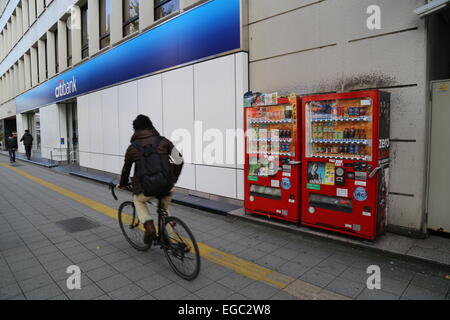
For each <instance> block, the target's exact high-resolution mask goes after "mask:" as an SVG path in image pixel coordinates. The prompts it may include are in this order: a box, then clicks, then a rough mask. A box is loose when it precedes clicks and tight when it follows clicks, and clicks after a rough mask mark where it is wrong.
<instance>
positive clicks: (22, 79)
mask: <svg viewBox="0 0 450 320" xmlns="http://www.w3.org/2000/svg"><path fill="white" fill-rule="evenodd" d="M24 91H25V68H24V61H23V59H19V94H21V93H22V92H24Z"/></svg>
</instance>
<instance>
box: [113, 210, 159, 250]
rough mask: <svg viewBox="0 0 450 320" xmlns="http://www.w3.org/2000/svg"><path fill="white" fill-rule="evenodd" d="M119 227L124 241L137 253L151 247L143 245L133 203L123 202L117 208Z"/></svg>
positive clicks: (141, 230) (141, 233)
mask: <svg viewBox="0 0 450 320" xmlns="http://www.w3.org/2000/svg"><path fill="white" fill-rule="evenodd" d="M118 218H119V225H120V229H121V230H122V233H123V235H124V236H125V239H127V241H128V243H129V244H130V245H131V246H132V247H133V248H135V249H136V250H138V251H147V250H148V249H150V247H151V246H152V245H151V244H145V243H144V240H143V237H144V233H143V226H142V224H141V223H140V222H139V218H138V216H137V215H136V208H135V206H134V203H133V202H129V201H128V202H124V203H122V204H121V205H120V207H119V216H118Z"/></svg>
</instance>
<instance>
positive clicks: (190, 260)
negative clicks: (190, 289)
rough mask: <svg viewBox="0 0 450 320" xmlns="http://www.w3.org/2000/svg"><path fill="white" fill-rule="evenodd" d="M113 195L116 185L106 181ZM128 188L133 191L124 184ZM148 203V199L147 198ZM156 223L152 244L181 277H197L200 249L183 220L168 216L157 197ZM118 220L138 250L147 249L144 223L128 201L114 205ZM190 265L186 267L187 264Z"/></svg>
mask: <svg viewBox="0 0 450 320" xmlns="http://www.w3.org/2000/svg"><path fill="white" fill-rule="evenodd" d="M109 187H110V189H111V193H112V196H113V198H114V199H115V200H116V201H118V198H117V196H116V193H115V188H116V185H115V184H114V183H113V182H111V183H110V185H109ZM127 190H128V191H133V190H132V188H131V186H130V185H128V186H127ZM148 203H149V204H152V202H151V201H149V202H148ZM157 213H158V227H157V230H156V240H155V241H153V245H155V246H159V247H160V249H162V250H163V251H164V254H165V256H166V258H167V261H168V262H169V265H170V266H171V268H172V269H173V271H174V272H175V273H176V274H177V275H178V276H180V277H181V278H183V279H185V280H188V281H191V280H194V279H195V278H197V276H198V274H199V272H200V251H199V249H198V245H197V241H196V240H195V238H194V235H193V234H192V232H191V230H190V229H189V228H188V226H187V225H186V223H184V222H183V221H182V220H181V219H179V218H177V217H173V216H169V215H168V212H167V211H166V210H165V209H163V208H162V204H161V200H159V199H158V210H157ZM118 220H119V225H120V229H121V230H122V233H123V235H124V236H125V239H126V240H127V241H128V243H129V244H130V245H131V246H132V247H133V248H135V249H136V250H138V251H147V250H149V249H150V248H151V246H152V243H150V244H145V243H144V241H143V232H144V231H145V229H144V226H143V225H142V224H141V223H140V221H139V217H138V216H137V214H136V208H135V206H134V203H133V202H131V201H125V202H123V203H122V204H121V205H120V206H119V209H118ZM189 266H191V268H190V271H188V269H187V267H189Z"/></svg>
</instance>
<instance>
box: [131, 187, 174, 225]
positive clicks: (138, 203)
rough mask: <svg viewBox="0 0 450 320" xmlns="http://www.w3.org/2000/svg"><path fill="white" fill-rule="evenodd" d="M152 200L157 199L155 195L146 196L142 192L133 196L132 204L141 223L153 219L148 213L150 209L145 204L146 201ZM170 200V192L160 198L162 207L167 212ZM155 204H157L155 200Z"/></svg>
mask: <svg viewBox="0 0 450 320" xmlns="http://www.w3.org/2000/svg"><path fill="white" fill-rule="evenodd" d="M153 200H155V201H158V199H156V198H155V197H146V196H145V195H144V194H143V193H141V194H139V195H134V196H133V202H134V206H135V207H136V212H137V214H138V217H139V220H140V221H141V223H142V224H145V223H147V222H149V221H152V220H153V218H152V216H151V215H150V210H149V209H148V206H147V202H148V201H153ZM171 201H172V193H170V194H169V195H168V196H166V197H163V198H162V199H161V205H162V208H163V209H164V210H166V211H167V213H168V212H169V204H170V202H171ZM155 204H156V205H158V203H157V202H156V203H155Z"/></svg>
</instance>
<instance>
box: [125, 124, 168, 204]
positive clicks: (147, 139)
mask: <svg viewBox="0 0 450 320" xmlns="http://www.w3.org/2000/svg"><path fill="white" fill-rule="evenodd" d="M159 136H160V134H159V133H158V131H157V130H156V129H152V130H138V131H136V132H135V133H134V135H133V136H132V137H131V143H134V142H135V141H137V142H138V143H139V144H140V145H141V146H143V147H144V146H146V145H149V144H151V143H152V142H155V139H156V138H157V137H159ZM173 149H174V145H173V144H172V142H170V141H169V140H168V139H166V138H163V140H162V141H161V143H160V144H159V147H158V153H160V154H167V155H170V154H171V153H172V150H173ZM139 158H140V154H139V151H138V150H137V149H136V148H135V147H133V146H132V145H130V146H129V147H128V149H127V152H126V154H125V163H124V165H123V169H122V175H121V177H120V185H121V186H126V185H127V184H128V179H129V177H130V171H131V167H132V165H133V163H134V162H136V161H138V160H139ZM136 170H137V167H136V166H135V170H134V177H137V176H138V173H137V172H136ZM132 181H133V193H134V194H136V195H138V194H141V193H143V190H142V187H141V185H140V183H139V181H138V179H136V178H133V179H132Z"/></svg>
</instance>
